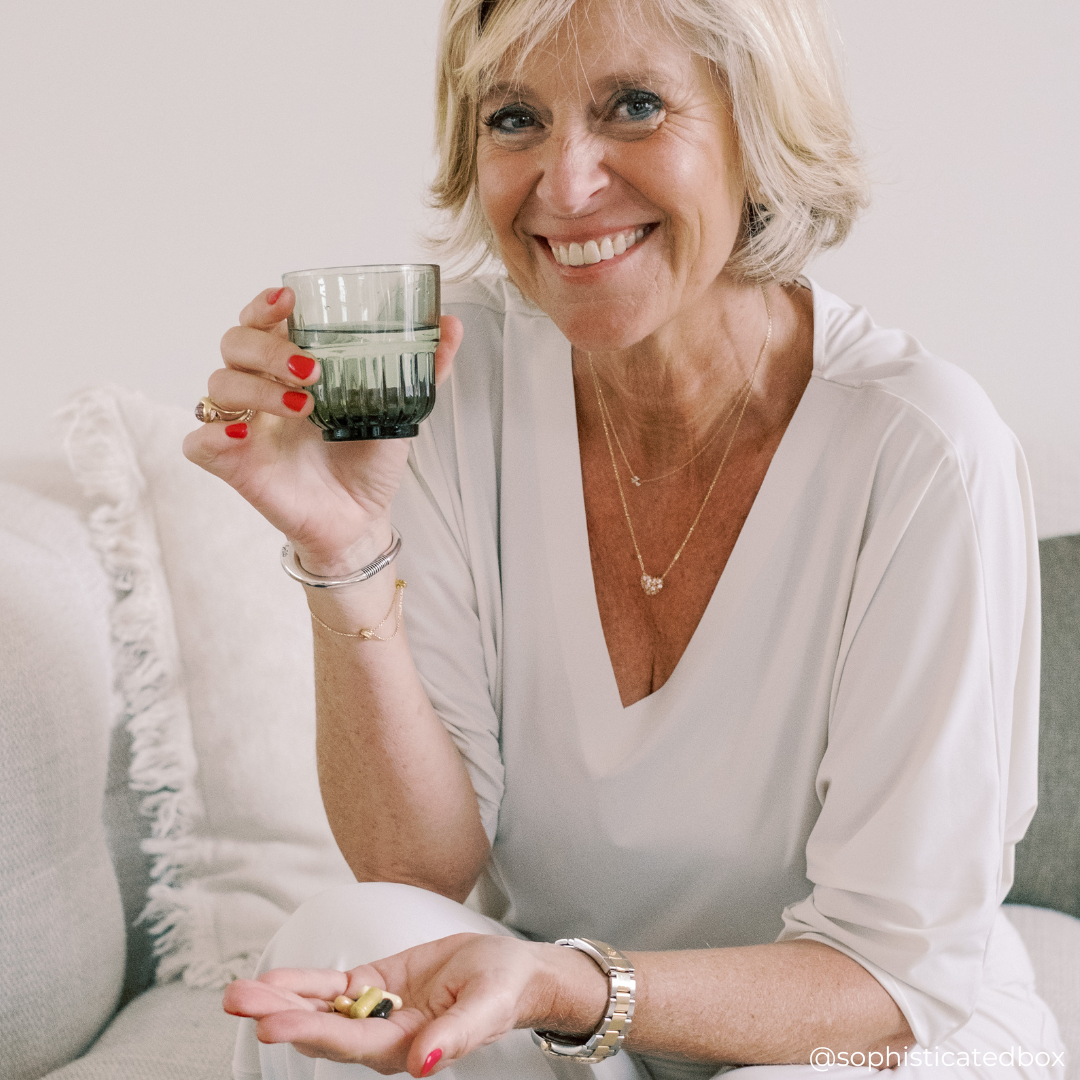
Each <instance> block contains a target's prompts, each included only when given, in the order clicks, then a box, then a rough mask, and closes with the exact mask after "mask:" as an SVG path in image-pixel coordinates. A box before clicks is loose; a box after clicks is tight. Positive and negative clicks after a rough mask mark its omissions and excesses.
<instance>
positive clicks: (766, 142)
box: [431, 0, 868, 283]
mask: <svg viewBox="0 0 1080 1080" xmlns="http://www.w3.org/2000/svg"><path fill="white" fill-rule="evenodd" d="M582 2H587V0H446V3H445V5H444V7H443V15H442V26H441V32H440V47H439V68H438V74H437V101H436V105H437V121H436V144H437V149H438V154H439V172H438V175H437V176H436V178H435V181H434V183H433V184H432V188H431V191H432V201H433V204H434V205H435V206H436V207H438V208H440V209H442V210H444V211H446V212H447V213H448V216H449V226H448V229H447V231H446V233H445V234H444V235H442V236H441V237H439V238H437V239H436V240H435V244H436V246H437V247H438V248H439V249H440V250H441V251H442V252H444V253H445V254H446V255H447V256H448V257H449V258H450V259H451V260H452V261H453V262H455V263H456V264H457V265H458V266H459V267H461V273H462V276H463V275H464V274H467V273H469V272H472V271H475V270H476V269H477V268H478V267H479V266H481V265H482V264H483V263H485V262H487V261H488V260H489V259H491V258H497V255H498V253H497V250H496V247H495V241H494V237H493V236H492V234H491V230H490V229H489V227H488V224H487V221H486V220H485V218H484V214H483V211H482V209H481V207H480V203H479V199H478V197H477V190H476V144H477V135H478V130H479V116H478V109H479V103H480V100H481V99H482V98H483V96H484V95H485V94H486V93H487V92H488V91H489V90H490V88H491V86H492V84H493V82H494V79H495V76H496V71H497V69H498V68H499V67H500V65H501V64H502V62H503V60H504V59H505V58H506V57H508V56H512V57H514V58H515V59H516V61H517V63H518V64H521V63H522V62H523V60H524V59H525V58H526V57H527V56H528V55H529V53H530V52H531V51H532V50H533V49H535V48H536V47H537V46H539V45H541V44H542V43H543V42H545V41H547V40H548V39H550V38H552V37H553V36H554V35H556V34H558V33H559V31H560V29H561V28H562V27H563V25H564V24H565V22H566V20H567V18H568V16H569V15H570V12H571V10H572V9H573V8H574V6H575V5H576V4H579V3H582ZM621 6H622V8H623V10H624V12H625V13H626V14H627V15H633V14H635V13H636V14H638V15H641V14H645V13H646V12H647V13H649V14H651V15H654V16H659V17H660V18H661V19H662V20H663V21H664V23H665V24H666V25H667V26H668V27H669V29H670V30H671V31H672V32H673V33H674V34H675V36H676V38H677V40H679V41H680V42H682V43H683V44H685V45H686V47H687V48H689V49H690V50H691V51H692V52H694V53H697V54H699V55H700V56H703V57H704V58H706V59H707V60H709V61H710V62H711V64H712V65H713V66H714V68H715V70H716V72H717V73H718V75H719V76H720V79H721V81H722V84H723V86H724V89H725V92H726V94H727V97H728V100H729V103H730V105H731V110H732V116H733V119H734V123H735V129H736V131H737V133H738V139H739V147H740V152H741V155H742V167H743V175H744V176H745V177H746V184H747V196H746V200H745V205H744V210H743V222H742V228H741V229H740V232H739V238H738V240H737V241H736V244H735V248H734V251H733V252H732V256H731V259H730V260H729V262H728V265H727V269H728V270H729V271H730V272H732V273H734V274H735V275H736V276H737V277H739V278H741V279H743V280H747V281H753V282H762V283H764V282H769V281H790V280H791V279H793V278H794V277H796V276H797V275H798V274H799V273H800V272H801V271H802V269H803V267H805V265H806V263H807V262H808V261H809V260H810V258H811V257H812V256H813V255H815V254H816V253H817V252H818V251H821V250H824V249H825V248H828V247H832V246H834V245H836V244H839V243H840V242H841V241H843V240H844V238H845V237H846V236H847V234H848V232H849V231H850V230H851V226H852V224H853V223H854V221H855V218H856V216H857V215H858V213H859V211H860V210H861V209H862V208H863V207H865V206H866V204H867V201H868V199H867V187H866V179H865V174H864V171H863V165H862V161H861V158H860V156H859V154H858V153H857V151H856V150H855V148H854V145H853V144H854V137H853V131H852V123H851V116H850V113H849V111H848V107H847V103H846V101H845V98H844V95H843V93H842V91H841V88H840V80H839V77H838V73H837V69H836V63H835V59H834V57H833V52H832V48H831V44H830V40H829V34H828V28H827V24H826V20H825V16H824V13H823V11H822V10H821V6H820V2H819V0H621ZM481 24H482V25H481Z"/></svg>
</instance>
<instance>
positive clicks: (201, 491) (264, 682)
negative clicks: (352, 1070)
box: [68, 390, 352, 986]
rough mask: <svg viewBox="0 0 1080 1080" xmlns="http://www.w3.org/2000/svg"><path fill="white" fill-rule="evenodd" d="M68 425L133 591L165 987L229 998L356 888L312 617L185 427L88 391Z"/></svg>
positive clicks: (122, 673) (132, 654)
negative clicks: (340, 887) (177, 984)
mask: <svg viewBox="0 0 1080 1080" xmlns="http://www.w3.org/2000/svg"><path fill="white" fill-rule="evenodd" d="M68 424H69V435H68V449H69V457H70V459H71V462H72V466H73V469H74V471H75V473H76V476H77V477H78V479H79V480H80V481H81V483H82V485H83V489H84V491H85V493H86V494H87V496H89V497H90V498H91V499H92V501H94V502H95V503H96V504H97V505H96V508H95V509H94V510H93V511H92V513H91V519H90V520H91V530H92V532H93V534H94V537H95V542H96V544H97V546H98V549H99V551H100V553H101V555H102V558H103V560H104V563H105V566H106V569H107V570H108V572H109V573H110V574H111V576H112V577H113V579H114V581H115V582H116V583H117V585H118V588H121V589H122V590H123V598H122V599H121V600H120V601H119V602H118V603H117V604H116V607H115V610H114V614H113V635H114V638H115V640H116V642H117V650H118V652H117V656H116V659H115V663H116V666H117V670H118V674H119V681H120V686H121V690H122V692H123V695H124V698H125V701H126V708H127V710H128V712H129V714H130V715H131V717H132V719H131V720H130V721H129V724H128V728H129V730H130V731H131V732H132V735H133V761H132V784H133V786H135V787H137V788H139V789H141V790H143V791H145V792H147V793H148V794H147V797H146V802H145V810H147V811H149V812H150V814H151V815H152V819H153V837H152V838H151V840H149V841H146V842H145V845H144V846H146V848H147V850H149V851H151V852H152V853H153V854H154V855H155V856H156V863H155V866H154V877H155V884H154V885H153V886H152V887H151V889H150V897H151V904H150V907H149V909H148V913H149V917H150V919H151V921H152V927H153V929H154V931H155V932H156V933H157V934H158V949H159V952H160V954H161V957H162V959H161V962H160V963H159V966H158V979H159V981H163V980H166V979H169V978H172V977H173V976H175V975H177V974H180V973H182V974H183V976H184V979H185V980H186V981H187V982H188V983H189V984H191V985H195V986H214V985H221V984H223V983H225V982H227V981H228V980H229V979H230V978H233V977H235V976H237V975H243V974H246V973H247V972H249V971H250V970H251V968H252V967H253V966H254V963H255V961H256V960H257V958H258V956H259V954H260V953H261V951H262V949H263V947H264V946H265V944H266V942H267V941H268V940H269V939H270V937H271V936H272V934H273V933H274V931H275V930H276V929H277V927H278V926H280V924H281V923H282V922H283V921H284V919H285V917H286V916H287V915H288V914H289V913H290V912H291V911H292V910H293V909H294V908H295V907H296V906H297V905H298V904H299V903H300V902H301V901H303V900H305V899H307V898H308V897H309V896H312V895H314V894H315V893H317V892H321V891H322V890H323V889H326V888H329V887H330V886H332V885H335V884H337V883H339V882H341V881H351V880H352V875H351V873H350V872H349V869H348V867H347V866H346V864H345V861H344V859H343V858H342V857H341V855H340V853H339V852H338V849H337V845H336V844H335V843H334V840H333V837H332V835H331V833H330V829H329V826H328V824H327V821H326V815H325V812H324V811H323V807H322V801H321V798H320V796H319V789H318V781H317V777H316V770H315V718H314V679H313V673H312V651H311V626H310V620H309V618H308V614H307V605H306V603H305V600H304V596H303V591H302V589H301V587H300V586H298V585H296V584H295V583H294V582H292V581H290V580H289V579H288V578H287V577H286V576H285V574H284V573H283V572H282V570H281V568H280V566H279V565H278V552H279V548H280V545H281V538H280V536H279V535H278V534H277V533H276V532H275V530H274V529H273V528H271V527H270V525H268V524H267V522H266V521H265V520H264V519H263V518H262V517H261V516H260V515H259V514H257V513H256V512H255V511H254V510H252V509H251V507H250V506H248V504H247V503H245V502H244V501H243V499H241V498H240V496H238V495H237V494H236V493H235V492H233V491H232V490H231V489H230V488H229V487H227V486H226V485H225V484H224V483H222V482H221V481H220V480H217V479H216V478H214V477H212V476H210V475H209V474H207V473H205V472H203V471H202V470H201V469H199V468H197V467H196V466H194V465H192V464H191V463H190V462H188V461H187V460H186V459H185V458H184V457H183V455H182V453H181V449H180V446H181V442H182V440H183V436H184V435H185V434H186V432H187V431H189V430H190V429H191V428H192V427H194V426H195V424H196V421H195V419H194V417H193V416H192V415H190V414H189V413H186V412H183V411H181V410H177V409H169V408H162V407H159V406H155V405H152V404H151V403H149V402H147V401H146V400H145V399H144V398H143V397H142V396H141V395H135V394H130V393H126V392H123V391H119V390H117V391H110V390H95V391H91V392H89V393H87V394H84V395H82V396H81V397H80V398H79V399H78V400H77V401H76V402H75V403H74V404H73V405H72V406H71V407H70V408H69V410H68Z"/></svg>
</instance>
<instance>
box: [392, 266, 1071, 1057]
mask: <svg viewBox="0 0 1080 1080" xmlns="http://www.w3.org/2000/svg"><path fill="white" fill-rule="evenodd" d="M808 284H809V285H810V286H811V287H812V289H813V300H814V371H813V376H812V378H811V379H810V382H809V384H808V386H807V388H806V391H805V393H804V395H803V398H802V400H801V402H800V403H799V406H798V408H797V410H796V412H795V415H794V417H793V418H792V420H791V423H790V425H789V427H788V429H787V432H786V433H785V435H784V437H783V440H782V441H781V443H780V446H779V449H778V450H777V452H776V455H775V457H774V458H773V461H772V463H771V465H770V467H769V470H768V473H767V475H766V477H765V480H764V483H763V484H762V486H761V490H760V492H759V493H758V496H757V499H756V501H755V502H754V505H753V508H752V509H751V511H750V514H749V516H748V517H747V519H746V523H745V525H744V526H743V529H742V533H741V534H740V536H739V539H738V542H737V543H736V545H735V548H734V550H733V552H732V554H731V557H730V559H729V561H728V563H727V566H726V568H725V569H724V572H723V575H722V576H721V578H720V581H719V583H718V584H717V586H716V589H715V591H714V593H713V595H712V598H711V599H710V601H709V604H708V607H707V609H706V611H705V614H704V616H703V618H702V620H701V623H700V624H699V626H698V628H697V630H696V632H695V633H694V636H693V638H692V640H691V641H690V644H689V646H688V648H687V649H686V652H685V653H684V655H683V656H682V658H681V660H680V661H679V664H678V666H677V667H676V669H675V671H674V673H673V674H672V676H671V678H670V679H669V680H668V682H667V683H666V684H665V685H664V686H663V687H662V688H661V689H660V690H658V691H657V692H656V693H654V694H652V695H650V696H649V697H647V698H645V699H643V700H642V701H639V702H637V703H635V704H634V705H632V706H630V707H629V708H626V709H624V708H623V707H622V704H621V702H620V698H619V692H618V688H617V686H616V683H615V677H614V674H613V671H612V667H611V663H610V659H609V657H608V653H607V647H606V643H605V640H604V635H603V630H602V628H601V623H600V617H599V612H598V609H597V604H596V597H595V592H594V589H593V579H592V570H591V564H590V556H589V543H588V535H587V531H586V524H585V506H584V499H583V495H582V482H581V462H580V458H579V452H578V442H577V423H576V416H575V405H574V389H573V382H572V375H571V362H570V345H569V343H568V342H567V340H566V339H565V338H564V337H563V335H562V334H561V333H560V332H559V331H558V330H557V329H556V327H555V326H554V324H553V323H552V322H551V321H550V320H549V319H548V318H547V317H546V316H545V315H544V314H543V313H542V312H541V311H539V310H538V309H537V308H535V307H534V306H532V305H531V304H529V303H528V302H526V301H525V300H523V299H522V297H521V296H520V294H519V293H518V292H517V291H516V290H515V289H514V288H513V286H511V285H509V284H508V283H507V282H506V281H505V280H503V279H499V278H481V279H476V280H473V281H471V282H467V283H465V284H464V285H461V286H455V287H452V288H448V289H447V290H446V296H445V305H444V306H445V308H446V310H447V311H448V312H451V313H453V314H456V315H458V316H460V317H461V319H462V320H463V321H464V324H465V340H464V344H463V346H462V348H461V351H460V353H459V355H458V358H457V361H456V363H455V367H454V373H453V376H452V378H451V379H450V381H449V382H448V383H447V384H446V385H445V386H444V387H443V388H442V389H441V390H440V391H439V400H438V404H437V406H436V408H435V412H434V413H433V415H432V417H431V418H430V419H429V420H428V421H427V422H426V423H425V424H424V425H423V426H422V428H421V434H420V436H419V437H418V438H417V439H415V440H414V442H413V449H412V454H411V458H410V462H411V469H410V471H409V472H408V474H407V477H406V482H405V484H404V486H403V488H402V491H401V493H400V495H399V497H398V499H397V501H396V502H395V506H394V511H395V521H396V524H397V525H398V527H399V528H400V530H401V532H402V534H403V535H404V537H405V547H404V550H403V552H402V559H401V562H402V572H403V575H404V576H405V577H407V578H408V579H409V585H410V588H409V591H408V597H407V601H406V619H407V626H408V633H409V638H410V641H411V645H412V649H413V654H414V656H415V658H416V662H417V665H418V667H419V669H420V672H421V675H422V678H423V681H424V685H425V687H426V689H427V691H428V693H429V695H430V697H431V700H432V702H433V704H434V706H435V708H436V710H437V711H438V713H439V714H440V716H441V717H442V719H443V721H444V723H445V724H446V726H447V728H448V729H449V731H450V732H451V734H452V735H453V737H454V739H455V741H456V743H457V745H458V747H459V749H460V750H461V753H462V754H463V756H464V758H465V762H466V765H467V767H468V770H469V774H470V776H471V778H472V781H473V785H474V786H475V789H476V794H477V798H478V800H479V804H480V809H481V814H482V817H483V821H484V825H485V827H486V829H487V832H488V835H489V837H491V838H492V841H493V853H492V854H493V874H494V877H495V879H496V881H497V883H498V885H499V886H500V887H501V889H502V890H503V891H504V893H505V894H506V897H507V898H508V900H509V910H508V912H507V914H506V916H505V920H504V921H505V922H506V923H507V924H508V925H509V926H511V927H513V928H515V929H516V930H518V931H521V932H523V933H524V934H526V935H528V936H530V937H534V938H538V939H546V940H552V939H554V938H556V937H561V936H564V935H569V934H574V935H582V936H586V937H596V938H599V939H601V940H604V941H609V942H611V943H612V944H614V945H616V946H617V947H618V948H621V949H623V950H643V949H689V948H702V947H705V946H714V947H715V946H726V945H745V944H755V943H763V942H769V941H773V940H776V939H780V940H789V939H793V938H811V939H814V940H818V941H822V942H826V943H828V944H829V945H832V946H833V947H835V948H837V949H839V950H840V951H841V952H844V953H846V954H847V955H848V956H851V957H852V958H854V959H855V960H856V961H858V962H859V963H860V964H862V965H863V966H864V967H865V968H867V969H868V970H869V971H870V972H871V973H872V974H873V975H874V976H876V978H877V979H878V980H879V981H880V982H881V983H882V985H883V986H884V987H885V989H886V990H887V991H888V992H889V993H890V994H891V995H892V997H893V998H894V999H895V1000H896V1002H897V1004H898V1005H899V1006H900V1008H901V1009H902V1011H903V1012H904V1014H905V1016H906V1017H907V1019H908V1022H909V1023H910V1025H911V1027H912V1030H913V1032H914V1034H915V1036H916V1038H917V1040H918V1041H919V1043H920V1044H921V1045H922V1046H924V1047H933V1046H934V1045H936V1044H938V1043H940V1042H941V1041H942V1040H943V1039H944V1038H945V1037H947V1036H948V1035H949V1034H950V1033H952V1032H955V1031H956V1030H957V1029H958V1028H959V1027H960V1026H961V1025H963V1024H964V1023H965V1021H966V1020H967V1018H968V1017H969V1016H971V1014H972V1013H973V1011H974V1010H975V1008H976V997H977V995H978V994H979V991H980V986H981V984H982V983H983V982H984V981H985V979H986V978H990V977H991V976H989V975H986V974H985V973H986V972H992V973H993V975H992V977H993V978H995V979H1000V978H1007V977H1009V971H1010V970H1012V968H1013V967H1015V965H1014V964H1013V962H1012V960H1010V959H1009V957H1010V956H1016V955H1019V956H1020V957H1021V958H1022V948H1021V949H1020V953H1019V954H1016V951H1015V950H1016V940H1015V935H1012V937H1011V938H1010V937H1009V935H1010V934H1011V933H1012V932H1011V930H1009V929H1008V928H1007V927H1008V924H1007V923H1004V920H1000V921H998V922H997V924H996V926H995V923H996V920H998V909H999V905H1000V903H1001V901H1002V899H1003V898H1004V896H1005V894H1006V893H1007V892H1008V890H1009V887H1010V884H1011V882H1012V877H1013V849H1014V846H1015V844H1016V842H1017V841H1018V840H1019V839H1020V838H1021V836H1022V835H1023V833H1024V830H1025V828H1026V826H1027V824H1028V821H1029V820H1030V818H1031V816H1032V814H1033V812H1034V809H1035V801H1036V750H1037V720H1038V688H1039V578H1038V546H1037V542H1036V535H1035V527H1034V519H1033V513H1032V504H1031V496H1030V490H1029V483H1028V477H1027V470H1026V466H1025V463H1024V459H1023V456H1022V454H1021V451H1020V448H1019V445H1018V444H1017V442H1016V439H1015V438H1014V437H1013V435H1012V434H1011V432H1009V430H1008V429H1007V428H1006V427H1005V426H1004V424H1003V423H1002V421H1001V420H1000V419H999V417H998V416H997V414H996V413H995V411H994V409H993V408H992V406H991V405H990V403H989V401H988V400H987V398H986V396H985V394H984V393H983V392H982V391H981V390H980V389H979V387H978V386H977V385H976V384H975V383H974V382H973V381H972V380H971V379H970V378H969V377H968V376H967V375H966V374H964V373H963V372H962V371H960V370H959V369H958V368H956V367H953V366H951V365H950V364H947V363H945V362H943V361H941V360H938V359H936V358H935V357H933V356H931V355H929V354H928V353H927V352H926V351H925V350H924V349H923V348H922V347H921V346H920V345H919V343H918V342H917V341H915V340H913V339H912V338H910V337H908V336H906V335H904V334H902V333H900V332H898V331H895V330H883V329H880V328H879V327H877V326H875V325H874V323H873V322H872V321H871V319H870V317H869V316H868V315H867V314H866V312H865V311H864V310H862V309H854V308H852V307H850V306H849V305H848V304H846V303H844V302H843V301H841V300H839V299H838V298H837V297H835V296H831V295H830V294H828V293H826V292H824V291H823V290H822V289H820V288H819V287H818V286H816V285H813V283H808ZM703 542H706V541H705V540H704V539H703V538H699V537H697V536H695V538H694V539H693V540H691V543H690V546H689V547H688V548H687V550H686V552H685V554H684V556H683V559H684V560H685V559H688V558H693V546H694V544H695V543H703ZM627 573H628V574H632V575H634V576H635V577H636V576H637V573H638V570H637V568H636V564H634V565H630V564H628V565H627ZM672 584H674V583H672ZM1003 924H1004V925H1003ZM992 931H993V933H992ZM1010 950H1011V952H1010ZM999 954H1000V955H999ZM1016 963H1017V964H1020V965H1021V966H1022V965H1023V964H1024V963H1026V961H1024V960H1023V959H1019V960H1017V961H1016ZM1051 1023H1052V1021H1051Z"/></svg>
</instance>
